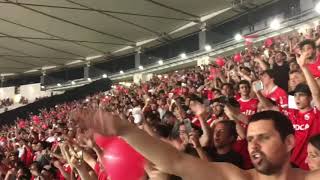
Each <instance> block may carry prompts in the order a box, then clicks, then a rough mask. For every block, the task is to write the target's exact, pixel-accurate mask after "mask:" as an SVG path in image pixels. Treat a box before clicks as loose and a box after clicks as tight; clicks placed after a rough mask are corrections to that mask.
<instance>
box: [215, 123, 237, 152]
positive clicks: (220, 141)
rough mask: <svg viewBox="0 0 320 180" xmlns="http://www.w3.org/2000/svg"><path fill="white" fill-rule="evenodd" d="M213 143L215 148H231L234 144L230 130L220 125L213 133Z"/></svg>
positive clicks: (216, 126)
mask: <svg viewBox="0 0 320 180" xmlns="http://www.w3.org/2000/svg"><path fill="white" fill-rule="evenodd" d="M213 140H214V141H213V142H214V147H215V148H217V149H219V148H223V147H226V146H231V144H232V138H231V137H230V132H229V130H228V128H227V127H226V126H225V125H224V124H222V123H218V124H216V125H215V127H214V131H213Z"/></svg>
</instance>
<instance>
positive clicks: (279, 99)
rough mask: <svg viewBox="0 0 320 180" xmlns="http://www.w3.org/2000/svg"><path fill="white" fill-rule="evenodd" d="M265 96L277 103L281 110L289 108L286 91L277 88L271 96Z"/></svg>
mask: <svg viewBox="0 0 320 180" xmlns="http://www.w3.org/2000/svg"><path fill="white" fill-rule="evenodd" d="M264 96H265V97H266V98H270V99H271V100H273V101H275V102H276V103H277V105H278V106H279V107H280V110H283V109H286V108H287V107H288V95H287V93H286V91H284V90H283V89H281V88H280V87H278V86H275V87H274V88H273V89H272V90H271V92H270V93H269V94H264Z"/></svg>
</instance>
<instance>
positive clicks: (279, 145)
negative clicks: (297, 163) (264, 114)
mask: <svg viewBox="0 0 320 180" xmlns="http://www.w3.org/2000/svg"><path fill="white" fill-rule="evenodd" d="M287 138H289V137H287ZM247 141H248V151H249V154H250V158H251V161H252V163H253V165H254V167H255V169H256V170H257V171H258V172H260V173H262V174H265V175H271V174H275V173H278V172H279V171H281V169H282V167H283V165H284V164H285V163H287V162H288V160H289V157H290V151H291V149H292V148H291V149H290V148H289V147H288V146H289V145H286V143H284V142H283V141H282V139H281V137H280V134H279V133H278V131H277V130H276V129H275V128H274V125H273V121H271V120H259V121H256V122H252V123H250V124H249V126H248V130H247Z"/></svg>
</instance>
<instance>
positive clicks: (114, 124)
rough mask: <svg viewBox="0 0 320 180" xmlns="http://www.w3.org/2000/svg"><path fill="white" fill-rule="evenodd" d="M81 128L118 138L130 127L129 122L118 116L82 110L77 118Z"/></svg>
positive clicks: (99, 111) (101, 111)
mask: <svg viewBox="0 0 320 180" xmlns="http://www.w3.org/2000/svg"><path fill="white" fill-rule="evenodd" d="M75 117H76V119H77V121H78V123H79V124H80V127H82V128H85V129H92V130H93V131H94V132H97V133H99V134H102V135H105V136H117V135H120V134H121V132H122V131H123V130H124V129H125V128H127V127H129V126H130V124H129V122H128V121H126V120H124V119H121V118H120V117H119V115H118V114H115V113H111V112H107V111H103V110H82V111H81V112H80V111H78V112H77V115H76V116H75Z"/></svg>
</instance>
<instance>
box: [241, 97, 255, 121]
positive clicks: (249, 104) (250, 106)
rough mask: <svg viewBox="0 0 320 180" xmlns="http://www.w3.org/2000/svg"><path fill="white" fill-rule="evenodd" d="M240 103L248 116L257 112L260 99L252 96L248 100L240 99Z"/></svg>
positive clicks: (242, 111)
mask: <svg viewBox="0 0 320 180" xmlns="http://www.w3.org/2000/svg"><path fill="white" fill-rule="evenodd" d="M238 102H239V104H240V111H241V113H242V114H244V115H246V116H247V117H250V116H252V115H253V114H255V113H256V112H257V109H258V103H259V100H258V99H255V98H251V99H248V100H243V99H242V98H240V99H238Z"/></svg>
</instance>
